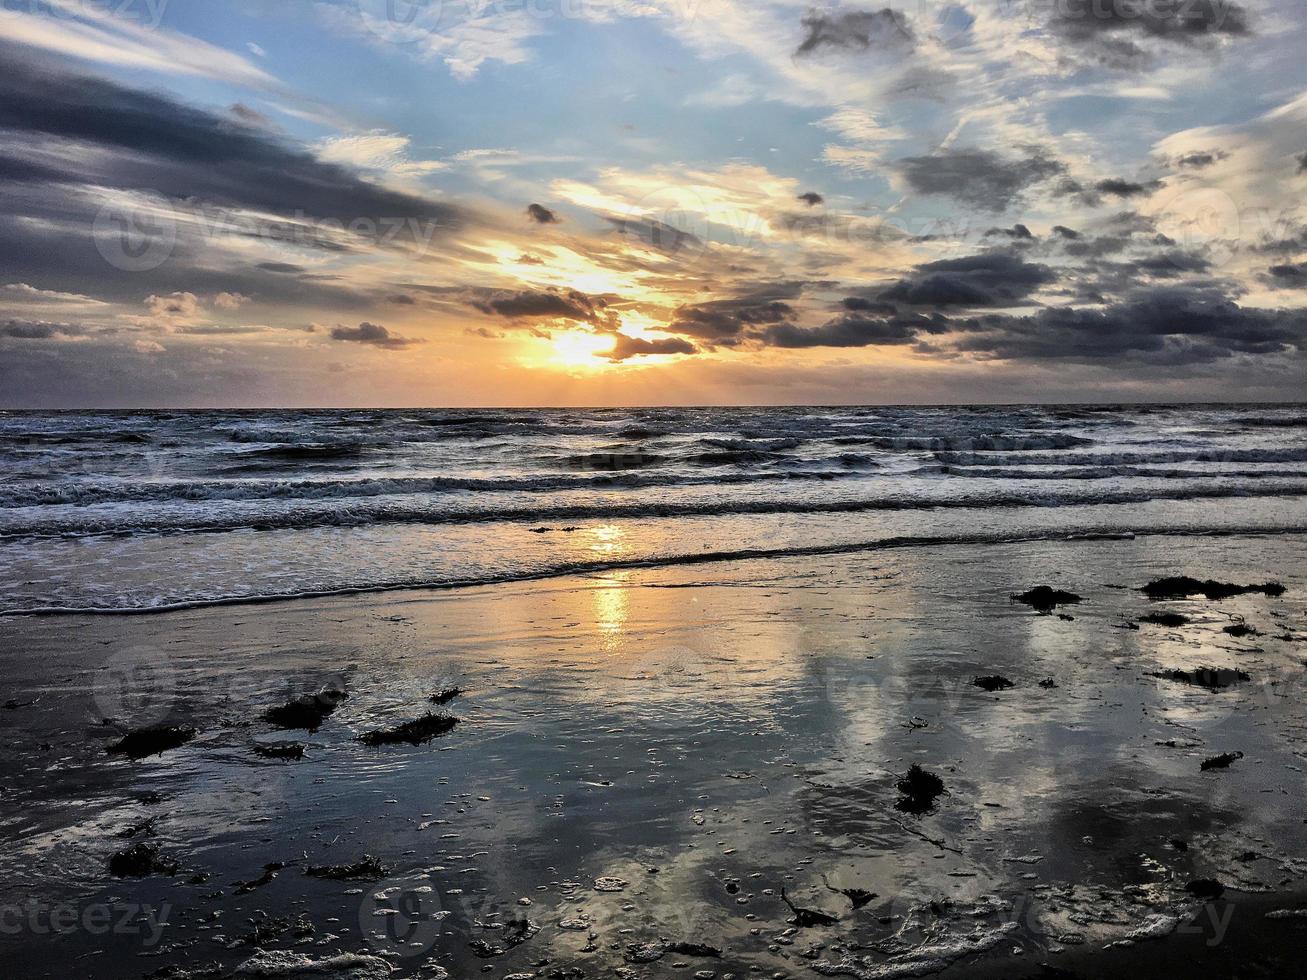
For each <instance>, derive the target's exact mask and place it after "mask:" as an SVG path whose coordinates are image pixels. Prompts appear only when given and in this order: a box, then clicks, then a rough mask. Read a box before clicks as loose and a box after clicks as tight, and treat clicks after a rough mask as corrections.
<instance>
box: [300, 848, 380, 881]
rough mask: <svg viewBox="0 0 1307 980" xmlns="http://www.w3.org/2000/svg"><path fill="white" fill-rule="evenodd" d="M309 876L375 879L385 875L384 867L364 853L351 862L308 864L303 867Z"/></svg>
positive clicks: (344, 879) (339, 878)
mask: <svg viewBox="0 0 1307 980" xmlns="http://www.w3.org/2000/svg"><path fill="white" fill-rule="evenodd" d="M304 873H305V874H306V875H308V876H309V877H310V878H328V879H330V880H331V881H357V880H360V879H363V880H368V881H375V880H376V879H378V878H384V877H386V868H385V866H384V865H382V863H381V862H380V861H378V860H377V859H376V858H374V857H373V856H372V855H371V854H364V855H363V857H361V858H359V859H358V860H357V861H355V862H354V863H353V864H324V865H310V866H309V867H307V868H305V869H304Z"/></svg>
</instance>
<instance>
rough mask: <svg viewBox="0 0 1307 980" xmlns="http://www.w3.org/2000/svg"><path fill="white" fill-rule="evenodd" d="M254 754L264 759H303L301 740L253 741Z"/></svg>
mask: <svg viewBox="0 0 1307 980" xmlns="http://www.w3.org/2000/svg"><path fill="white" fill-rule="evenodd" d="M254 754H255V755H257V756H260V757H262V758H264V759H303V758H304V743H303V742H255V743H254Z"/></svg>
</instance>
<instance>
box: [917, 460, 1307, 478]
mask: <svg viewBox="0 0 1307 980" xmlns="http://www.w3.org/2000/svg"><path fill="white" fill-rule="evenodd" d="M913 472H915V473H927V472H928V473H939V474H943V475H947V476H961V477H979V478H983V479H987V480H1110V479H1116V478H1122V477H1129V478H1135V479H1150V480H1211V479H1245V480H1261V479H1267V478H1273V477H1274V478H1281V479H1307V470H1282V469H1281V470H1271V469H1266V470H1179V469H1163V468H1161V467H1154V466H1131V465H1120V466H1077V467H1072V468H1069V469H1066V468H1064V469H1049V468H1046V467H1040V468H1038V469H1034V468H1029V469H1027V468H1020V467H1007V466H950V465H948V464H946V463H937V464H933V465H930V466H923V467H920V468H918V469H916V470H914V471H913Z"/></svg>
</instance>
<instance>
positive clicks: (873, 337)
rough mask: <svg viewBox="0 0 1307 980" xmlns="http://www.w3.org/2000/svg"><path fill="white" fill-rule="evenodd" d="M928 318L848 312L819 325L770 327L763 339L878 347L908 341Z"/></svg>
mask: <svg viewBox="0 0 1307 980" xmlns="http://www.w3.org/2000/svg"><path fill="white" fill-rule="evenodd" d="M927 322H928V321H927V320H926V318H924V317H914V316H910V315H909V316H895V317H870V316H863V315H862V314H858V313H848V314H845V315H843V316H839V317H836V318H835V319H833V320H829V321H827V322H826V323H824V324H822V325H821V326H820V327H806V328H805V327H796V326H795V325H794V324H792V323H779V324H777V325H775V326H773V327H768V328H767V329H766V330H764V331H763V332H762V333H761V334H760V339H761V340H762V341H763V342H764V343H765V344H768V345H769V346H771V347H783V348H790V349H795V348H804V347H878V346H889V345H898V344H908V343H911V342H912V341H914V340H916V339H917V332H918V330H919V329H921V328H922V327H923V326H924V325H925V324H926V323H927Z"/></svg>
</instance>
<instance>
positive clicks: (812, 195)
mask: <svg viewBox="0 0 1307 980" xmlns="http://www.w3.org/2000/svg"><path fill="white" fill-rule="evenodd" d="M798 199H799V200H800V201H802V202H803V203H804V204H806V205H808V207H810V208H815V207H816V206H817V205H818V204H821V203H822V202H824V201H825V200H826V199H825V198H824V197H822V196H821V195H820V194H818V193H817V192H816V191H804V192H803V193H802V194H800V195H799V197H798Z"/></svg>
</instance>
